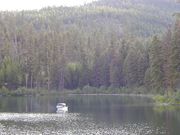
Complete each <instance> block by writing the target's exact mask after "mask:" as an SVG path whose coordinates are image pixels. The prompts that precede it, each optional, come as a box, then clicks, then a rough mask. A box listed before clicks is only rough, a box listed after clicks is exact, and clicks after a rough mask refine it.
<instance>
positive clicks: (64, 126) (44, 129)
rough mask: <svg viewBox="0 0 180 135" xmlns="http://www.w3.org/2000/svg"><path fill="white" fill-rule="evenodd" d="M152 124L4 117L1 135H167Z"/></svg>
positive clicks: (74, 116) (43, 116)
mask: <svg viewBox="0 0 180 135" xmlns="http://www.w3.org/2000/svg"><path fill="white" fill-rule="evenodd" d="M162 131H163V129H158V128H153V127H152V126H150V125H148V124H145V123H144V124H124V125H113V126H108V125H107V124H105V123H96V122H95V121H94V120H93V119H92V118H91V117H88V116H81V115H80V114H78V113H65V114H18V113H1V114H0V133H1V135H163V134H165V133H164V132H162Z"/></svg>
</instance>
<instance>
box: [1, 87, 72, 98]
mask: <svg viewBox="0 0 180 135" xmlns="http://www.w3.org/2000/svg"><path fill="white" fill-rule="evenodd" d="M71 93H72V91H69V90H68V91H67V90H64V91H56V90H50V91H48V90H46V89H27V88H24V87H21V88H18V89H17V90H8V89H7V88H5V87H3V88H1V89H0V95H1V96H45V95H62V94H64V95H65V94H71Z"/></svg>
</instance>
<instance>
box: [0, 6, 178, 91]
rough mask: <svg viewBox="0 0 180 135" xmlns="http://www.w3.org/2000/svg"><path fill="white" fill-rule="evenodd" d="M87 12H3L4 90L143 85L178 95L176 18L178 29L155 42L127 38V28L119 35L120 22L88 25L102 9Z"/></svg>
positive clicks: (0, 73) (0, 80) (0, 75)
mask: <svg viewBox="0 0 180 135" xmlns="http://www.w3.org/2000/svg"><path fill="white" fill-rule="evenodd" d="M88 8H89V9H91V8H92V7H88ZM81 10H83V11H81ZM86 10H87V11H86ZM86 10H84V8H82V9H81V8H80V9H78V8H77V9H76V8H75V9H74V8H69V9H67V8H63V7H62V8H60V9H57V8H51V9H43V10H41V11H22V12H1V13H0V86H1V87H7V88H9V89H16V88H18V87H27V88H46V89H48V90H50V89H57V90H63V89H64V88H66V89H76V88H83V87H85V86H87V85H89V86H93V87H101V86H104V87H112V88H121V87H141V86H144V87H146V88H147V89H148V90H154V91H156V92H158V91H160V90H162V89H163V90H164V92H166V91H167V90H168V91H174V90H175V89H176V88H177V87H178V83H179V82H180V75H179V74H180V20H179V17H178V16H177V19H176V22H175V24H174V27H173V28H169V29H168V30H167V32H166V33H165V34H164V35H163V36H162V37H160V36H154V37H153V38H151V36H148V37H140V36H139V34H137V35H134V36H132V35H131V34H130V35H129V34H128V33H126V31H127V29H126V30H125V29H124V30H122V31H121V28H120V29H119V27H118V25H117V24H116V25H115V24H113V25H111V23H110V24H108V23H103V25H99V21H98V22H93V21H91V22H89V24H88V23H87V24H86V23H84V22H83V21H85V20H86V22H88V21H87V20H88V16H89V14H91V17H92V14H93V16H96V15H97V13H98V14H99V12H100V11H102V10H100V11H99V9H96V10H95V9H94V10H91V11H89V13H87V14H86V15H87V16H84V17H85V18H86V19H82V14H84V12H85V11H86V12H88V9H86ZM109 10H110V9H109ZM111 10H113V13H111V14H110V13H109V11H108V12H107V13H108V14H109V15H113V14H114V9H111ZM66 11H68V14H66V13H65V12H66ZM81 12H82V13H81ZM110 12H112V11H110ZM101 13H102V14H105V13H104V12H101ZM116 13H117V14H118V13H120V11H116ZM69 14H70V15H69ZM73 16H74V17H76V18H78V17H79V19H75V18H74V17H73ZM95 18H96V17H95ZM105 18H106V16H105ZM92 20H94V21H96V20H95V19H92ZM147 27H148V26H147ZM129 32H130V31H129ZM122 33H123V34H122ZM157 34H158V32H157Z"/></svg>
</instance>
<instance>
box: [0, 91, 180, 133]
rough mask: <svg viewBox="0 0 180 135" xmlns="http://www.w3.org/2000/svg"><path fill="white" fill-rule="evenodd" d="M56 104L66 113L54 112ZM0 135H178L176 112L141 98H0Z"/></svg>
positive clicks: (179, 115) (179, 122)
mask: <svg viewBox="0 0 180 135" xmlns="http://www.w3.org/2000/svg"><path fill="white" fill-rule="evenodd" d="M58 102H65V103H67V105H68V106H69V111H68V113H62V114H57V113H56V104H57V103H58ZM0 134H1V135H6V134H8V135H13V134H16V135H21V134H22V135H26V134H28V135H40V134H42V135H56V134H57V135H180V109H179V108H178V107H176V108H175V107H168V108H165V107H162V106H154V105H153V102H152V100H151V99H150V98H148V97H142V96H127V95H68V96H65V97H64V96H56V97H46V96H36V97H0Z"/></svg>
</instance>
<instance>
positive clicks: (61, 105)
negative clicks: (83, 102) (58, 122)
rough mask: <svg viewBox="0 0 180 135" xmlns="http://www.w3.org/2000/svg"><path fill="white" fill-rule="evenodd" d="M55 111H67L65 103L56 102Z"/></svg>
mask: <svg viewBox="0 0 180 135" xmlns="http://www.w3.org/2000/svg"><path fill="white" fill-rule="evenodd" d="M56 108H57V111H56V112H67V111H68V106H67V105H66V103H58V104H57V105H56Z"/></svg>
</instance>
